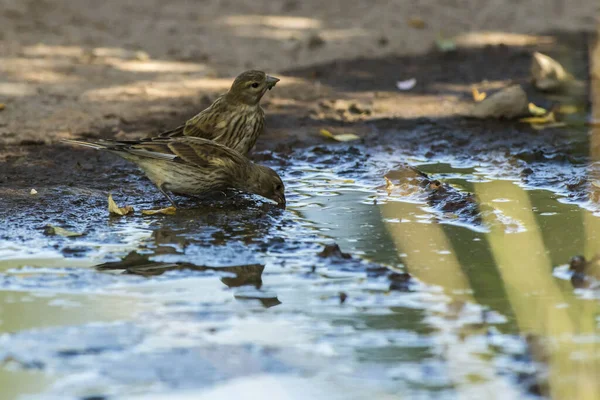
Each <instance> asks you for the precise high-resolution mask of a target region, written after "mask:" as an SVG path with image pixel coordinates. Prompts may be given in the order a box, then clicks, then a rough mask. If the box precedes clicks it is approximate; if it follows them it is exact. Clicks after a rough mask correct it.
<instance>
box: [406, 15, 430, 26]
mask: <svg viewBox="0 0 600 400" xmlns="http://www.w3.org/2000/svg"><path fill="white" fill-rule="evenodd" d="M408 25H410V26H411V27H412V28H415V29H424V28H425V26H426V24H425V21H424V20H423V19H421V18H419V17H411V18H409V19H408Z"/></svg>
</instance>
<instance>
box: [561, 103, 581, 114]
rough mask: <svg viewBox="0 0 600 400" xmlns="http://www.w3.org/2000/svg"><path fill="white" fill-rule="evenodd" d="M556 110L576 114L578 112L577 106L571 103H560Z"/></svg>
mask: <svg viewBox="0 0 600 400" xmlns="http://www.w3.org/2000/svg"><path fill="white" fill-rule="evenodd" d="M556 112H557V113H559V114H576V113H577V112H579V108H577V106H574V105H571V104H561V105H559V106H558V107H556Z"/></svg>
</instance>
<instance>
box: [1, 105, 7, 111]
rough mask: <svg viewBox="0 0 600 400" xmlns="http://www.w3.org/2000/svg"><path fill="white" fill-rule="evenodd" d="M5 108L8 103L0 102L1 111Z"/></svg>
mask: <svg viewBox="0 0 600 400" xmlns="http://www.w3.org/2000/svg"><path fill="white" fill-rule="evenodd" d="M5 108H6V104H4V103H0V111H2V110H4V109H5Z"/></svg>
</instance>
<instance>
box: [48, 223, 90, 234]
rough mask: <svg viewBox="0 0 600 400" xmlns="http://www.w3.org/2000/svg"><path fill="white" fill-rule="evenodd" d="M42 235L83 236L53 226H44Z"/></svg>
mask: <svg viewBox="0 0 600 400" xmlns="http://www.w3.org/2000/svg"><path fill="white" fill-rule="evenodd" d="M44 234H46V235H49V236H54V235H58V236H64V237H77V236H83V233H79V232H73V231H69V230H66V229H64V228H61V227H58V226H53V225H46V227H45V228H44Z"/></svg>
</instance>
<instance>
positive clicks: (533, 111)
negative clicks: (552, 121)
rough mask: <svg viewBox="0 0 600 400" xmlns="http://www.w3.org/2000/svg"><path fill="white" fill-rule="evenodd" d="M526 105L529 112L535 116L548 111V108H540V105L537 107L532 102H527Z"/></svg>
mask: <svg viewBox="0 0 600 400" xmlns="http://www.w3.org/2000/svg"><path fill="white" fill-rule="evenodd" d="M528 107H529V113H530V114H531V115H533V116H536V117H539V116H542V115H546V113H548V110H546V109H545V108H542V107H538V106H536V105H535V104H533V103H529V106H528Z"/></svg>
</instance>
